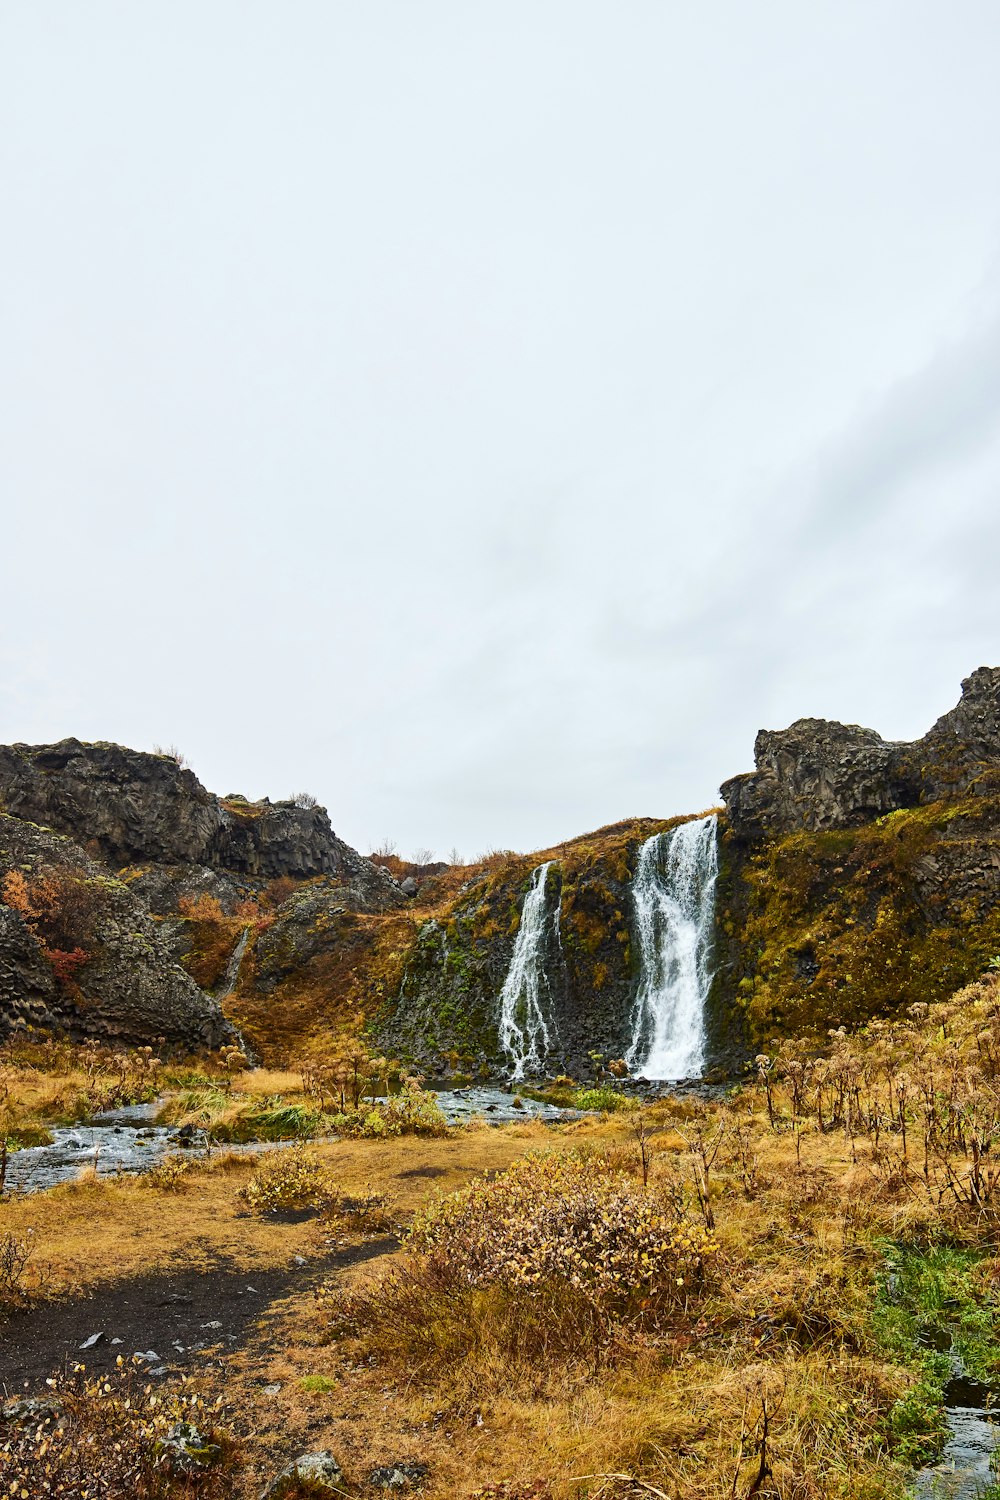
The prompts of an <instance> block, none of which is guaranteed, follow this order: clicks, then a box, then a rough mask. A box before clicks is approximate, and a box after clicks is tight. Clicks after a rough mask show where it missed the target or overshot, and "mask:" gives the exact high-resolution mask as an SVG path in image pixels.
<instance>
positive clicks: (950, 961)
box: [716, 667, 1000, 1038]
mask: <svg viewBox="0 0 1000 1500" xmlns="http://www.w3.org/2000/svg"><path fill="white" fill-rule="evenodd" d="M755 760H756V770H755V771H753V772H751V773H749V774H747V775H744V776H737V777H734V778H733V779H732V780H730V781H727V782H725V783H724V784H723V787H722V793H723V796H724V798H725V801H726V818H725V819H724V822H723V836H722V878H721V880H720V887H719V904H718V917H719V930H718V979H717V984H716V1003H717V1005H718V1007H719V1008H720V1010H722V1011H724V1012H725V1013H726V1014H728V1015H729V1017H730V1018H731V1023H732V1024H733V1026H734V1027H737V1026H739V1025H740V1024H744V1025H745V1026H746V1027H747V1030H748V1032H749V1033H750V1034H751V1035H753V1036H756V1037H758V1038H761V1037H766V1036H767V1035H768V1034H769V1032H771V1031H773V1032H775V1033H778V1034H781V1033H787V1032H790V1031H804V1032H811V1031H812V1032H815V1031H819V1032H821V1033H822V1032H823V1031H824V1030H825V1029H826V1028H827V1027H830V1026H837V1025H840V1024H842V1023H844V1024H858V1023H860V1022H863V1021H864V1020H866V1019H868V1018H869V1017H872V1016H877V1015H891V1014H894V1013H896V1012H898V1011H899V1010H901V1009H903V1008H905V1007H906V1006H907V1005H910V1004H913V1003H919V1002H926V1001H930V1000H934V999H940V998H944V997H945V996H946V995H948V994H949V993H951V992H952V991H953V990H955V989H957V988H958V987H959V986H960V985H962V984H965V983H967V982H968V981H970V980H972V979H974V978H975V977H976V976H977V975H978V974H980V973H981V972H982V971H983V969H984V968H985V967H986V965H987V964H988V963H989V962H990V960H991V959H992V958H993V957H994V956H996V955H997V954H998V953H1000V669H997V668H987V667H981V668H980V669H979V670H978V671H976V672H974V673H973V674H972V676H971V677H969V678H968V679H966V681H965V682H964V683H963V684H962V697H961V701H960V702H959V703H958V705H957V706H956V707H955V708H954V709H952V710H950V711H949V712H948V713H946V714H944V715H943V716H942V717H941V718H940V719H939V720H938V721H937V723H936V724H935V725H934V726H933V728H932V729H931V730H929V731H928V733H927V734H926V735H924V736H923V737H922V738H921V739H919V740H916V741H913V742H911V743H894V742H888V741H884V740H882V739H881V738H880V736H879V735H878V734H876V733H875V731H874V730H871V729H862V728H859V727H858V726H856V725H843V724H836V723H830V722H828V721H826V720H817V719H800V720H799V721H798V722H797V723H795V724H793V725H792V726H791V727H790V728H789V729H786V730H781V731H762V732H761V733H760V734H759V735H758V736H757V741H756V747H755Z"/></svg>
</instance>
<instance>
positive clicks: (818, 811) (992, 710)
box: [722, 667, 1000, 843]
mask: <svg viewBox="0 0 1000 1500" xmlns="http://www.w3.org/2000/svg"><path fill="white" fill-rule="evenodd" d="M754 761H755V764H756V770H755V771H751V772H749V773H748V774H746V775H743V776H734V777H732V778H731V779H730V780H729V781H725V782H723V784H722V796H723V799H724V801H725V803H726V812H727V816H728V819H729V825H730V827H731V828H732V830H733V832H734V833H735V834H736V835H737V837H739V838H742V839H744V840H745V841H747V842H749V843H755V842H760V841H761V840H764V839H768V838H782V837H784V836H786V835H788V834H791V833H797V832H800V831H802V830H807V831H809V832H811V833H818V832H821V831H823V830H826V829H842V828H860V827H861V826H862V825H864V824H865V823H870V822H872V821H873V820H874V819H875V818H878V817H881V816H884V815H885V814H886V813H890V812H895V811H896V810H897V809H900V808H907V807H919V806H921V805H925V804H927V803H929V802H934V801H938V800H941V799H950V800H954V799H959V798H962V797H965V796H974V795H986V794H988V793H991V792H992V793H995V792H997V791H998V790H1000V668H996V667H980V668H979V670H978V671H976V672H974V673H973V674H972V676H971V677H968V678H966V680H965V681H964V682H963V683H962V698H961V701H960V702H959V703H958V705H957V707H955V708H953V709H952V710H951V711H950V712H949V713H946V714H944V715H943V716H942V717H941V718H940V719H939V720H938V721H937V723H936V724H935V725H934V727H933V729H931V730H930V731H929V732H928V733H927V734H926V735H924V736H923V738H922V739H919V740H915V741H912V742H900V741H889V740H883V739H882V737H881V735H879V734H877V733H876V732H875V730H874V729H862V728H861V727H860V726H859V725H857V724H838V723H835V722H832V721H830V720H827V719H798V720H797V721H796V722H795V723H794V724H792V725H791V726H790V727H789V728H788V729H782V730H767V729H762V730H761V731H760V733H759V734H758V736H757V739H756V742H755V744H754Z"/></svg>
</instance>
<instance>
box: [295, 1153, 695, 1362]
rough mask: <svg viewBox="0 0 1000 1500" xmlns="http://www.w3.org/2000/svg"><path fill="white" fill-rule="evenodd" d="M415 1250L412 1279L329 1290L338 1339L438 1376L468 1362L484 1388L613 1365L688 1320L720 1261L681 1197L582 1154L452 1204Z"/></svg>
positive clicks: (442, 1207) (446, 1202) (534, 1165)
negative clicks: (559, 1359) (638, 1334)
mask: <svg viewBox="0 0 1000 1500" xmlns="http://www.w3.org/2000/svg"><path fill="white" fill-rule="evenodd" d="M409 1243H410V1249H411V1252H412V1253H411V1256H410V1259H409V1262H408V1263H407V1264H406V1265H405V1266H404V1267H403V1268H402V1269H401V1270H397V1271H393V1272H390V1273H389V1274H388V1275H387V1276H385V1277H383V1278H382V1279H381V1280H380V1281H378V1282H377V1283H375V1284H374V1285H371V1286H368V1287H363V1288H361V1289H360V1290H358V1291H353V1292H351V1291H347V1292H345V1291H343V1290H342V1289H339V1288H338V1287H336V1286H335V1285H331V1286H330V1287H329V1288H328V1289H327V1291H326V1293H325V1297H324V1300H325V1303H326V1307H327V1311H328V1313H329V1316H330V1326H331V1332H332V1333H333V1335H334V1336H351V1335H356V1336H359V1337H360V1338H361V1339H362V1341H363V1342H364V1344H365V1346H366V1348H367V1349H368V1350H369V1351H370V1352H371V1353H373V1354H375V1355H376V1357H377V1356H379V1355H381V1356H383V1357H386V1358H389V1359H395V1360H403V1361H405V1362H406V1363H407V1364H408V1365H409V1366H410V1367H411V1368H412V1367H417V1368H423V1369H424V1370H425V1371H426V1370H431V1369H438V1370H440V1369H441V1368H443V1367H445V1366H447V1365H452V1366H455V1365H457V1364H458V1363H460V1362H461V1361H463V1360H465V1361H467V1362H469V1363H470V1365H471V1366H474V1371H475V1382H474V1383H475V1385H476V1387H477V1388H483V1387H490V1386H496V1385H498V1384H503V1383H507V1382H508V1381H509V1380H510V1379H512V1378H517V1376H516V1372H529V1378H530V1379H532V1380H534V1381H536V1382H537V1380H538V1379H542V1380H544V1378H545V1363H546V1358H547V1357H549V1356H553V1355H564V1356H570V1357H575V1356H577V1355H579V1356H580V1357H582V1358H584V1359H587V1360H590V1361H593V1362H595V1363H596V1362H600V1361H601V1360H602V1359H604V1358H605V1357H606V1356H607V1355H608V1354H609V1353H610V1351H611V1350H612V1348H613V1347H614V1344H615V1340H616V1336H617V1335H618V1334H619V1333H620V1332H621V1331H623V1330H624V1329H626V1328H629V1327H633V1328H634V1327H645V1328H653V1327H656V1326H659V1325H662V1324H663V1323H664V1322H665V1321H667V1320H668V1319H670V1318H671V1317H675V1316H677V1315H679V1314H682V1313H683V1312H686V1311H687V1310H688V1308H689V1306H690V1304H691V1303H692V1302H693V1301H697V1300H698V1299H699V1297H700V1293H701V1290H702V1288H703V1286H704V1284H705V1282H706V1279H707V1275H708V1271H709V1268H710V1266H711V1264H712V1262H713V1261H714V1259H715V1257H716V1255H717V1253H718V1245H717V1243H716V1241H715V1240H714V1238H713V1237H712V1235H711V1234H710V1233H709V1232H708V1231H707V1230H706V1229H705V1228H704V1227H703V1226H702V1225H700V1224H696V1223H694V1222H693V1221H692V1220H690V1219H689V1218H688V1217H687V1216H686V1215H685V1213H684V1212H683V1209H682V1208H681V1206H680V1205H679V1203H678V1201H677V1199H676V1197H675V1195H674V1194H673V1193H672V1192H667V1193H664V1192H660V1191H658V1190H656V1189H654V1188H650V1189H643V1188H642V1186H641V1185H639V1184H638V1183H637V1182H635V1181H634V1180H633V1179H632V1178H631V1177H628V1176H626V1175H625V1174H624V1173H622V1172H620V1171H617V1170H614V1169H609V1166H608V1164H607V1163H606V1162H603V1161H602V1160H601V1159H600V1158H597V1157H589V1158H583V1157H581V1156H580V1155H578V1154H575V1153H564V1154H553V1155H546V1156H542V1155H537V1154H531V1155H529V1156H526V1157H524V1158H523V1159H522V1160H521V1161H519V1162H515V1163H514V1165H513V1166H512V1167H511V1168H510V1169H509V1170H508V1171H506V1172H504V1173H501V1174H500V1175H499V1176H497V1177H494V1178H492V1179H486V1178H482V1179H480V1180H478V1181H476V1182H474V1183H472V1184H471V1185H470V1186H469V1187H467V1188H463V1189H461V1190H460V1191H459V1192H457V1193H453V1194H451V1195H450V1196H449V1197H446V1198H443V1199H439V1200H438V1201H437V1202H436V1203H434V1204H433V1205H432V1206H431V1207H429V1208H427V1209H425V1210H423V1211H422V1212H420V1213H418V1214H417V1216H416V1218H415V1220H414V1224H413V1229H412V1233H411V1237H410V1242H409ZM467 1373H471V1371H469V1372H467Z"/></svg>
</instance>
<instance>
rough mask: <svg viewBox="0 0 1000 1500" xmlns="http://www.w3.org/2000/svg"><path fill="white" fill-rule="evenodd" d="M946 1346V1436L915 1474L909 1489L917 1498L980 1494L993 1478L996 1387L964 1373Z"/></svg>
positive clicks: (961, 1499) (998, 1411) (962, 1499)
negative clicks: (949, 1372) (935, 1453)
mask: <svg viewBox="0 0 1000 1500" xmlns="http://www.w3.org/2000/svg"><path fill="white" fill-rule="evenodd" d="M945 1352H947V1354H948V1358H949V1360H950V1362H951V1368H952V1376H951V1379H950V1380H949V1381H948V1383H947V1385H946V1386H945V1388H944V1400H945V1417H946V1419H947V1422H948V1430H949V1436H948V1441H947V1443H946V1444H945V1447H944V1451H943V1452H942V1454H941V1457H940V1459H939V1460H938V1462H937V1463H936V1464H933V1465H930V1466H928V1467H927V1468H926V1469H921V1470H920V1472H919V1473H918V1474H917V1476H916V1480H915V1482H914V1486H913V1494H914V1496H915V1497H916V1500H978V1497H979V1496H981V1495H982V1494H983V1493H984V1492H985V1491H986V1490H988V1489H989V1488H990V1487H991V1486H992V1485H993V1484H995V1483H996V1475H995V1474H994V1472H993V1468H992V1466H991V1465H992V1459H993V1455H994V1453H995V1452H996V1448H997V1436H998V1429H997V1425H996V1423H997V1420H998V1419H1000V1392H997V1391H994V1390H991V1388H990V1387H989V1386H987V1385H984V1384H983V1383H982V1381H979V1380H973V1378H972V1377H971V1376H970V1375H967V1374H966V1372H965V1368H964V1366H963V1364H962V1359H961V1356H960V1354H959V1353H958V1350H957V1349H955V1348H954V1346H952V1347H950V1348H948V1349H947V1350H946V1351H945Z"/></svg>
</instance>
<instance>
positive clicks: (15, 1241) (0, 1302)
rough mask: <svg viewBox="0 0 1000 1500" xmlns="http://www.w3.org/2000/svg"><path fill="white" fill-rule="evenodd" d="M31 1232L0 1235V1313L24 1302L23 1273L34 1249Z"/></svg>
mask: <svg viewBox="0 0 1000 1500" xmlns="http://www.w3.org/2000/svg"><path fill="white" fill-rule="evenodd" d="M32 1234H33V1231H31V1230H29V1231H28V1232H27V1233H26V1234H22V1235H17V1234H14V1233H13V1232H12V1231H11V1230H9V1229H8V1230H7V1231H6V1233H5V1234H3V1235H0V1312H2V1311H3V1310H4V1309H5V1308H11V1307H17V1306H19V1305H20V1303H21V1302H23V1301H24V1288H23V1282H24V1273H25V1271H26V1270H27V1269H28V1262H29V1260H30V1259H31V1257H32V1254H33V1252H34V1249H35V1243H34V1240H33V1238H32Z"/></svg>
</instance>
